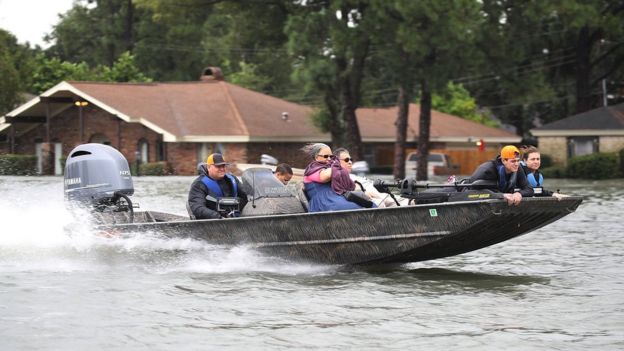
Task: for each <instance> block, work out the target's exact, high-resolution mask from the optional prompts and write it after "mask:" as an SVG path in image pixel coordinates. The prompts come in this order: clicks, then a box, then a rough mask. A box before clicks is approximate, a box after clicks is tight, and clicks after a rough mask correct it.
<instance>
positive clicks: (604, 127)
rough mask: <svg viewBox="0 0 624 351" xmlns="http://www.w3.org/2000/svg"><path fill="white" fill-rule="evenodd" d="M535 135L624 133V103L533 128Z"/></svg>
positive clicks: (532, 131)
mask: <svg viewBox="0 0 624 351" xmlns="http://www.w3.org/2000/svg"><path fill="white" fill-rule="evenodd" d="M531 133H533V135H535V136H568V135H624V103H621V104H618V105H613V106H607V107H600V108H597V109H593V110H590V111H587V112H583V113H579V114H577V115H574V116H570V117H567V118H564V119H560V120H558V121H555V122H552V123H548V124H545V125H543V126H542V127H540V128H535V129H532V130H531Z"/></svg>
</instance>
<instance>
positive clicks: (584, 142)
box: [568, 137, 598, 157]
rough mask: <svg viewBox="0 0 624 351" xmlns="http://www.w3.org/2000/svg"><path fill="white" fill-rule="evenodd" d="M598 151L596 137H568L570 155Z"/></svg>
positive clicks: (581, 154)
mask: <svg viewBox="0 0 624 351" xmlns="http://www.w3.org/2000/svg"><path fill="white" fill-rule="evenodd" d="M595 152H598V138H597V137H571V138H569V139H568V155H569V156H570V157H574V156H583V155H589V154H593V153H595Z"/></svg>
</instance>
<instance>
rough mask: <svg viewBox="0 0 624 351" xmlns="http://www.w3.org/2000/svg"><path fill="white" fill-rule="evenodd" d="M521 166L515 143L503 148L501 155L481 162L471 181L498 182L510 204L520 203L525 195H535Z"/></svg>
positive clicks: (498, 186)
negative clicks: (520, 169) (520, 170)
mask: <svg viewBox="0 0 624 351" xmlns="http://www.w3.org/2000/svg"><path fill="white" fill-rule="evenodd" d="M519 168H520V151H519V150H518V148H517V147H515V146H513V145H507V146H505V147H503V148H502V149H501V152H500V155H499V156H497V157H496V158H495V159H494V160H492V161H487V162H485V163H483V164H481V165H480V166H479V167H478V168H477V170H476V171H475V172H474V173H473V174H472V176H470V183H474V182H475V181H477V180H489V181H493V182H496V184H497V186H496V189H497V190H498V191H500V192H502V193H505V194H504V197H505V199H506V200H507V203H508V204H509V205H518V204H520V202H521V201H522V198H523V197H525V196H533V188H531V186H530V185H529V182H528V180H527V178H526V175H525V174H524V172H518V169H519Z"/></svg>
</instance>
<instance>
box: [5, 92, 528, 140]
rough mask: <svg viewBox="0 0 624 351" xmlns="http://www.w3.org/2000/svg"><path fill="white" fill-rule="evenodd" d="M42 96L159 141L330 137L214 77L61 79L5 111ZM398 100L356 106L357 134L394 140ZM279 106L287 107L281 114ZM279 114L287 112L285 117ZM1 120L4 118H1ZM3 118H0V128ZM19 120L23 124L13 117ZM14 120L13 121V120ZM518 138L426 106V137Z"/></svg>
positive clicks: (57, 109) (306, 112)
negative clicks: (105, 115) (140, 128)
mask: <svg viewBox="0 0 624 351" xmlns="http://www.w3.org/2000/svg"><path fill="white" fill-rule="evenodd" d="M46 98H54V99H56V98H58V99H56V100H54V101H60V102H58V103H55V104H51V105H50V106H51V107H50V115H51V116H52V118H53V116H55V115H57V114H59V113H61V112H63V111H64V110H66V109H69V108H72V107H73V100H78V99H84V100H87V101H89V102H90V103H91V104H93V105H96V106H98V107H99V108H101V109H103V110H105V111H107V112H109V113H111V114H113V115H115V116H117V117H118V118H120V119H122V120H124V121H126V122H130V123H141V124H143V125H145V126H146V127H148V128H150V129H152V130H154V131H156V132H157V133H161V134H163V140H164V141H166V142H253V141H275V142H279V141H282V142H283V141H294V142H317V141H321V142H323V141H329V140H330V137H329V134H328V133H322V132H320V131H319V130H318V129H317V128H316V127H315V126H314V125H313V123H312V118H310V116H311V114H312V112H313V109H312V108H310V107H307V106H303V105H299V104H295V103H291V102H288V101H285V100H282V99H278V98H275V97H272V96H268V95H265V94H262V93H258V92H255V91H252V90H249V89H245V88H242V87H239V86H237V85H234V84H230V83H227V82H225V81H221V80H207V81H197V82H179V83H102V82H61V83H59V84H58V85H56V86H55V87H53V88H51V89H49V90H48V91H46V92H44V93H43V94H41V96H38V97H35V98H34V99H32V100H31V101H29V102H27V103H25V104H24V105H22V106H20V107H18V108H17V109H15V110H13V111H11V112H10V113H8V114H7V116H9V117H12V116H17V117H18V118H19V117H22V116H45V115H46V110H45V109H46V104H45V103H42V101H43V100H45V99H46ZM397 111H398V110H397V108H396V107H390V108H360V109H358V110H357V115H358V122H359V127H360V133H361V135H362V140H363V141H365V142H394V140H395V138H396V137H395V136H396V130H395V126H394V122H395V120H396V115H397ZM284 113H285V114H286V115H284ZM419 115H420V109H419V106H418V105H415V104H412V105H410V116H409V131H408V141H416V140H417V139H418V124H419ZM284 117H286V118H284ZM0 122H6V121H5V120H3V119H2V118H0ZM8 125H9V124H8V123H0V131H2V129H5V128H6V127H7V126H8ZM20 125H21V128H24V127H23V126H24V125H23V124H20ZM16 126H17V124H16ZM471 139H472V140H478V139H484V140H486V141H489V142H501V143H503V142H506V143H514V142H519V141H520V137H518V136H516V135H515V134H512V133H509V132H506V131H504V130H502V129H498V128H491V127H487V126H484V125H482V124H479V123H475V122H471V121H468V120H465V119H462V118H459V117H456V116H452V115H448V114H445V113H441V112H437V111H432V123H431V140H432V141H440V142H468V141H471Z"/></svg>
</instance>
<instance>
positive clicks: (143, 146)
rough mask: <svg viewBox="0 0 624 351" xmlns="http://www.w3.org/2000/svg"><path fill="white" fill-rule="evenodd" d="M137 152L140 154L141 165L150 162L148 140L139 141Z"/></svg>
mask: <svg viewBox="0 0 624 351" xmlns="http://www.w3.org/2000/svg"><path fill="white" fill-rule="evenodd" d="M137 151H138V152H139V159H140V160H141V163H147V162H149V143H148V142H147V140H145V139H141V140H139V144H138V147H137Z"/></svg>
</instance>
